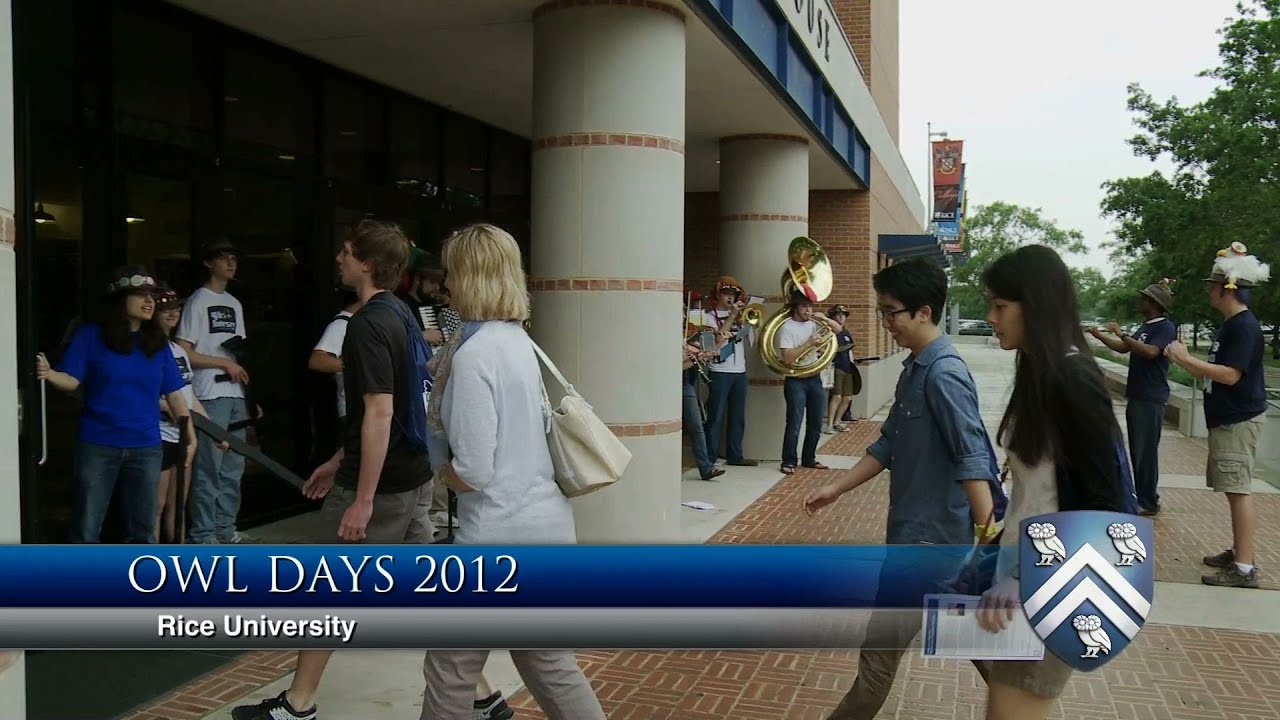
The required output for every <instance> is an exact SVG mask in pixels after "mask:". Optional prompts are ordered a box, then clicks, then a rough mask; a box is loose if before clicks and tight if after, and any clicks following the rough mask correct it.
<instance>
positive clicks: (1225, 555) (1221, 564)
mask: <svg viewBox="0 0 1280 720" xmlns="http://www.w3.org/2000/svg"><path fill="white" fill-rule="evenodd" d="M1204 564H1205V565H1208V566H1209V567H1212V568H1229V567H1235V565H1236V551H1235V549H1234V548H1227V549H1226V550H1223V551H1222V552H1220V553H1218V554H1217V555H1206V556H1205V557H1204Z"/></svg>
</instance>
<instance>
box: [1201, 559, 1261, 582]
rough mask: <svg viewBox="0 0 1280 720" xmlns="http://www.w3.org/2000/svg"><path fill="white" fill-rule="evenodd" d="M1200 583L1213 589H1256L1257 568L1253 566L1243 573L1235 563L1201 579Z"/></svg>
mask: <svg viewBox="0 0 1280 720" xmlns="http://www.w3.org/2000/svg"><path fill="white" fill-rule="evenodd" d="M1200 582H1203V583H1204V584H1205V585H1213V586H1215V587H1234V588H1256V587H1258V568H1257V567H1256V566H1255V567H1254V568H1253V569H1252V570H1250V571H1249V572H1247V573H1243V572H1240V568H1239V567H1238V566H1237V565H1236V564H1235V563H1231V567H1225V568H1222V569H1221V570H1219V571H1218V572H1216V573H1214V574H1212V575H1205V576H1203V577H1201V578H1200Z"/></svg>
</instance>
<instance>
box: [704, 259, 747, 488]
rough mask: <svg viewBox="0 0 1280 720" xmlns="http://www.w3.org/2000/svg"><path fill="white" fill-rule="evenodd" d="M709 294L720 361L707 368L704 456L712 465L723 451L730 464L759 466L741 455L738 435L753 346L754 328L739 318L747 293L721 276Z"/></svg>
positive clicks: (743, 417) (744, 420) (743, 424)
mask: <svg viewBox="0 0 1280 720" xmlns="http://www.w3.org/2000/svg"><path fill="white" fill-rule="evenodd" d="M713 294H714V295H715V298H716V301H717V303H716V307H715V309H714V310H712V311H711V312H710V315H711V317H712V319H713V322H715V324H716V342H717V348H718V349H720V351H721V353H722V354H721V356H720V357H723V358H724V359H723V360H720V359H716V360H713V361H712V362H711V367H710V370H711V373H710V374H711V393H710V395H708V397H707V427H706V431H707V454H708V455H710V457H711V459H712V461H713V462H714V461H715V459H716V458H718V457H721V456H722V455H721V452H720V451H721V450H722V449H723V450H724V453H723V457H724V458H725V459H726V460H727V461H728V463H729V464H730V465H739V466H748V467H749V466H754V465H759V464H760V463H759V462H758V461H756V460H748V459H746V458H744V457H743V456H742V434H743V433H744V432H745V431H746V429H747V353H748V352H749V351H750V349H751V348H753V347H755V344H756V333H755V329H754V328H752V327H751V326H750V325H746V324H744V323H743V322H742V317H741V315H742V308H744V307H746V299H747V298H746V295H747V293H746V290H744V289H743V287H742V285H741V284H739V283H738V281H737V280H736V279H734V278H733V277H732V276H729V275H725V276H723V277H721V278H720V280H719V281H717V282H716V287H715V292H714V293H713ZM726 348H728V351H727V352H726ZM726 421H727V423H728V429H727V430H726V428H725V424H726ZM721 439H723V440H724V447H723V448H722V447H721V444H720V441H721Z"/></svg>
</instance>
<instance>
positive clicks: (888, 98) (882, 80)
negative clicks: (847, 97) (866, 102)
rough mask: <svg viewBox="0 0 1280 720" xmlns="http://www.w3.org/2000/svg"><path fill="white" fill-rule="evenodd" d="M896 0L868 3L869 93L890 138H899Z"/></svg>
mask: <svg viewBox="0 0 1280 720" xmlns="http://www.w3.org/2000/svg"><path fill="white" fill-rule="evenodd" d="M898 3H899V0H875V2H873V3H871V57H872V60H871V71H870V72H871V97H873V98H875V101H876V105H877V106H878V107H879V108H880V114H881V115H882V116H883V117H884V123H885V125H888V126H889V134H890V135H891V136H892V137H893V142H894V143H895V144H899V146H901V145H900V143H899V140H898V100H899V96H900V92H899V87H898V72H899V61H898V15H899V4H898Z"/></svg>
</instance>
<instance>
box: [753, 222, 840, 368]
mask: <svg viewBox="0 0 1280 720" xmlns="http://www.w3.org/2000/svg"><path fill="white" fill-rule="evenodd" d="M833 283H834V278H833V274H832V272H831V261H830V260H829V259H828V258H827V253H826V252H825V251H824V250H823V249H822V246H821V245H819V244H818V243H816V242H814V241H813V239H811V238H807V237H803V236H802V237H798V238H796V239H794V240H792V241H791V244H790V245H789V246H788V248H787V269H786V270H785V271H784V272H783V273H782V296H783V297H784V298H787V299H788V300H790V298H791V297H792V294H793V293H799V294H801V295H803V296H804V297H806V298H807V299H808V300H809V302H812V303H820V302H822V301H823V300H826V299H827V296H828V295H830V294H831V288H832V285H833ZM764 312H765V308H764V306H763V305H760V304H753V305H748V306H747V307H745V308H743V309H742V318H743V321H744V322H746V323H748V324H750V325H753V326H756V327H757V328H758V329H759V330H760V358H761V359H762V360H763V361H764V364H765V365H766V366H767V367H768V368H769V369H770V370H772V371H773V372H775V373H777V374H779V375H782V376H783V377H794V378H807V377H813V376H814V375H817V374H818V373H820V372H822V370H823V369H824V368H826V367H827V366H828V365H830V364H831V361H832V360H834V359H835V357H836V348H837V347H838V345H837V342H836V336H835V334H834V333H832V332H831V328H829V327H827V325H826V324H825V323H818V334H819V338H820V340H819V344H818V346H817V347H816V348H815V349H814V350H813V351H811V352H809V353H807V354H805V355H804V356H803V357H801V358H799V359H798V360H797V361H796V363H795V364H792V365H788V364H787V363H784V362H783V361H782V351H781V350H779V349H778V330H779V329H781V328H782V323H784V322H786V320H787V318H788V317H790V316H791V306H790V305H789V304H788V305H783V306H782V308H781V309H779V310H778V311H777V312H775V313H774V314H773V315H771V316H770V317H769V319H767V320H765V319H764Z"/></svg>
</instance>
